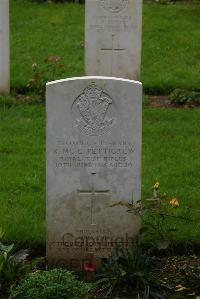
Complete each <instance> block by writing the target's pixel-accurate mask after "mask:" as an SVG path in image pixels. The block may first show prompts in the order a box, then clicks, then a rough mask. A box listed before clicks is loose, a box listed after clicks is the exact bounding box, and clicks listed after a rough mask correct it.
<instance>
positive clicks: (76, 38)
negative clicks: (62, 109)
mask: <svg viewBox="0 0 200 299" xmlns="http://www.w3.org/2000/svg"><path fill="white" fill-rule="evenodd" d="M199 15H200V5H199V4H195V3H194V4H190V5H183V4H177V5H157V4H155V5H152V4H145V5H144V14H143V55H142V78H141V80H142V82H143V84H144V88H145V90H146V92H148V93H154V94H155V93H167V92H169V91H170V90H171V89H174V88H179V87H180V88H187V89H196V90H199V71H200V54H199V44H200V22H199ZM50 55H56V56H60V57H62V58H63V60H64V63H65V73H64V75H63V76H64V77H71V76H80V75H83V74H84V5H76V4H60V5H58V4H57V5H55V4H37V3H30V2H28V1H25V0H24V1H22V0H21V1H19V0H11V83H12V87H13V88H17V89H18V90H19V89H20V88H21V89H24V88H25V87H26V84H27V81H28V80H29V79H30V78H31V77H32V73H31V65H32V64H33V63H34V62H37V63H39V64H43V61H44V59H45V58H47V57H48V56H50ZM50 79H51V78H49V80H50Z"/></svg>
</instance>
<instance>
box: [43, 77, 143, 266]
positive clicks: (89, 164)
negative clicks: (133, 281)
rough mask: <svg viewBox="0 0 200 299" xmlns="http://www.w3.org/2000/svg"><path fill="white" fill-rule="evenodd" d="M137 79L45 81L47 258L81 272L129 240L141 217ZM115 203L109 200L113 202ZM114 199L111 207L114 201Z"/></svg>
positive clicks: (138, 93) (139, 90)
mask: <svg viewBox="0 0 200 299" xmlns="http://www.w3.org/2000/svg"><path fill="white" fill-rule="evenodd" d="M141 108H142V85H141V83H139V82H135V81H131V80H126V79H117V78H108V77H83V78H71V79H66V80H60V81H55V82H50V83H48V84H47V258H48V262H49V263H50V264H52V265H67V266H68V267H69V266H70V265H71V267H72V268H73V269H77V270H80V269H81V267H82V265H83V263H84V261H85V260H87V259H89V260H91V259H92V260H93V261H95V263H96V264H98V263H99V259H101V258H104V257H109V256H110V255H111V254H112V252H113V249H114V248H115V247H116V246H117V245H119V246H123V247H127V246H129V245H130V244H131V243H132V242H133V238H134V236H135V235H136V234H137V232H138V228H139V219H138V217H137V216H135V215H134V214H133V213H128V212H127V208H126V207H124V206H121V205H118V204H116V203H118V202H119V201H122V202H124V203H130V202H131V200H132V198H134V199H135V200H140V189H141V186H140V185H141V174H140V167H141V165H140V164H141V163H140V162H141V122H142V114H141V113H142V112H141ZM113 204H114V206H113ZM115 204H116V205H115Z"/></svg>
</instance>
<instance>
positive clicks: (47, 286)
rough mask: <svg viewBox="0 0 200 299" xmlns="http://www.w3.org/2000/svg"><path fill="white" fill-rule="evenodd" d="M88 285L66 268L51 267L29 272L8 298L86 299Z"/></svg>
mask: <svg viewBox="0 0 200 299" xmlns="http://www.w3.org/2000/svg"><path fill="white" fill-rule="evenodd" d="M88 292H89V287H88V285H87V284H85V283H83V282H81V281H78V280H77V279H76V278H75V276H74V275H73V274H72V273H71V272H68V271H66V270H62V269H53V270H49V271H41V272H40V271H38V272H35V273H32V274H30V275H29V276H28V277H26V279H24V280H22V281H21V282H20V284H19V285H18V286H17V287H16V288H15V289H13V290H12V293H11V295H10V297H9V298H10V299H14V298H16V299H24V298H26V299H33V298H37V299H57V298H59V299H61V298H63V299H66V298H67V299H86V298H88Z"/></svg>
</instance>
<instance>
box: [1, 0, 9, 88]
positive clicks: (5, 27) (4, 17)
mask: <svg viewBox="0 0 200 299" xmlns="http://www.w3.org/2000/svg"><path fill="white" fill-rule="evenodd" d="M9 91H10V48H9V0H0V94H7V93H9Z"/></svg>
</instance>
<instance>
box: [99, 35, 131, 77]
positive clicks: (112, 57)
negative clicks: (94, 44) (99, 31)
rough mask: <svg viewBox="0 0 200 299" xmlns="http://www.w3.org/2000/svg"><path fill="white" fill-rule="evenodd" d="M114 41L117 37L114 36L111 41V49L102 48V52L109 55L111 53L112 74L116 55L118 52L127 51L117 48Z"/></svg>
mask: <svg viewBox="0 0 200 299" xmlns="http://www.w3.org/2000/svg"><path fill="white" fill-rule="evenodd" d="M114 39H115V35H114V34H112V39H111V47H104V48H101V51H108V53H109V52H110V51H111V74H112V72H113V61H114V54H115V53H116V52H119V51H126V49H125V48H122V47H119V46H117V47H115V42H114Z"/></svg>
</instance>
